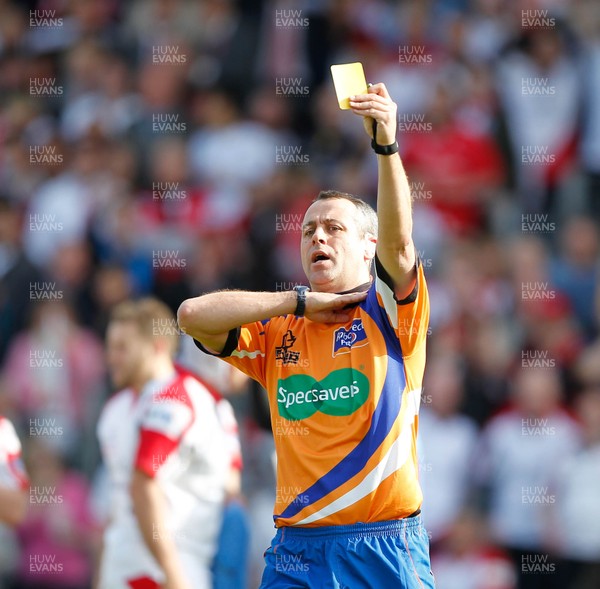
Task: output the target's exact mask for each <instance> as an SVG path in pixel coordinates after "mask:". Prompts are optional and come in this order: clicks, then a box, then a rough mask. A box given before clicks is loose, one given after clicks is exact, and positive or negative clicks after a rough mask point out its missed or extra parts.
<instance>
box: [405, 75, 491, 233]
mask: <svg viewBox="0 0 600 589" xmlns="http://www.w3.org/2000/svg"><path fill="white" fill-rule="evenodd" d="M457 106H458V104H456V101H455V99H454V98H453V96H452V93H451V90H450V85H449V84H446V85H442V84H440V85H438V87H437V88H436V91H435V93H434V95H433V98H432V101H431V103H430V107H429V109H428V111H427V113H426V115H427V116H426V118H425V119H423V122H422V123H421V122H412V121H411V122H406V123H405V125H404V126H405V127H406V129H407V131H408V132H407V133H405V134H404V150H403V152H404V153H403V160H404V163H405V166H406V169H407V172H408V174H409V176H410V178H411V180H412V181H413V182H422V183H423V184H424V186H426V187H427V190H429V191H431V203H432V206H434V207H435V208H436V209H438V210H439V211H440V212H441V213H442V215H443V218H444V221H445V224H446V225H447V226H448V227H449V228H450V230H451V231H453V232H455V233H457V234H464V233H472V232H475V231H476V230H478V229H479V228H481V227H482V225H483V223H484V220H485V216H484V211H485V201H486V198H489V197H490V196H491V195H492V191H493V189H494V188H496V187H498V186H499V185H500V184H501V182H502V180H503V167H502V160H501V157H500V153H499V151H498V149H497V147H496V146H495V144H494V143H493V141H492V139H491V137H490V136H489V135H485V134H481V133H479V132H473V131H472V130H470V129H468V128H466V126H465V125H464V124H462V122H460V121H458V120H457V119H456V117H455V116H454V112H455V109H456V108H457ZM420 125H425V128H424V130H423V129H422V128H421V126H420ZM400 128H401V129H402V119H401V125H400Z"/></svg>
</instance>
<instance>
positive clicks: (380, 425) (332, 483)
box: [273, 288, 406, 520]
mask: <svg viewBox="0 0 600 589" xmlns="http://www.w3.org/2000/svg"><path fill="white" fill-rule="evenodd" d="M372 292H373V294H374V293H375V289H374V288H372ZM370 296H371V292H369V296H368V297H367V300H368V298H369V297H370ZM365 302H366V301H365ZM375 304H376V305H377V307H378V309H379V312H375V313H373V314H371V313H368V314H369V316H370V317H371V318H372V319H373V321H375V323H376V324H377V326H378V327H379V329H380V330H381V331H382V332H384V339H385V342H386V349H387V353H388V365H387V372H386V376H385V380H384V383H383V388H382V391H381V395H380V397H379V402H378V404H377V407H376V408H375V411H374V412H373V416H372V417H371V426H370V427H369V431H368V432H367V433H366V434H365V437H364V438H363V439H362V440H361V441H360V442H359V443H358V444H357V446H356V447H355V448H354V449H353V450H352V451H351V452H350V454H348V455H347V456H345V457H344V458H343V459H342V460H341V461H340V462H338V464H336V465H335V466H334V467H333V468H332V469H331V470H330V471H329V472H328V473H326V474H325V475H323V476H322V477H321V478H320V479H319V480H318V481H317V482H315V483H314V484H313V485H312V486H311V487H309V488H308V489H307V490H306V491H302V493H300V495H301V496H302V498H303V501H292V502H291V503H290V505H288V506H287V507H286V509H285V510H284V511H283V513H281V514H275V515H274V516H273V519H274V520H277V519H278V518H280V517H285V518H289V517H294V516H295V515H297V514H298V513H299V512H300V511H302V510H303V509H304V508H305V507H306V506H307V505H312V504H313V503H315V502H316V501H319V500H320V499H322V498H323V497H326V496H327V495H329V493H331V492H332V491H333V490H335V489H337V488H338V487H339V486H341V485H342V484H344V483H345V482H346V481H348V480H349V479H351V478H352V477H353V476H355V475H356V474H358V473H359V472H360V471H361V470H362V469H363V468H364V467H365V465H366V464H367V462H368V461H369V459H370V458H371V456H372V455H373V453H374V452H375V450H376V449H377V448H378V447H379V446H380V445H381V444H382V443H383V440H385V438H386V437H387V435H388V434H389V433H390V430H391V429H392V425H393V423H394V421H396V418H397V417H398V414H399V413H400V407H401V403H402V392H403V391H404V389H405V388H406V377H405V373H404V363H403V361H402V356H401V354H399V353H397V352H399V350H400V348H399V346H398V345H396V346H393V345H392V346H390V339H389V336H387V337H386V335H385V331H388V333H390V332H391V333H392V334H394V330H393V329H392V328H391V326H390V325H389V322H388V319H387V315H386V314H385V310H382V309H381V307H380V306H379V304H378V303H377V299H376V298H375ZM366 306H367V305H366V304H363V303H361V308H362V309H363V311H365V312H368V311H367V309H366V308H365V307H366ZM371 308H372V307H371ZM381 311H383V315H382V313H381ZM385 324H387V325H388V328H387V330H386V328H385ZM390 347H395V348H396V349H395V350H391V349H390ZM306 498H308V501H307V499H306Z"/></svg>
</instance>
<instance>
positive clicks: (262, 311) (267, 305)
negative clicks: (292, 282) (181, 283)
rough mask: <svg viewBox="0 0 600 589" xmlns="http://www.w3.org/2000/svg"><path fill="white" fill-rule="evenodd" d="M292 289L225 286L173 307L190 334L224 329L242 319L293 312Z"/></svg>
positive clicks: (263, 317) (211, 334)
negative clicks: (237, 288)
mask: <svg viewBox="0 0 600 589" xmlns="http://www.w3.org/2000/svg"><path fill="white" fill-rule="evenodd" d="M296 299H297V295H296V293H295V292H293V291H287V292H286V291H284V292H251V291H243V290H225V291H217V292H212V293H209V294H205V295H202V296H200V297H196V298H193V299H187V300H185V301H183V303H181V305H180V307H179V310H178V311H177V320H178V322H179V327H181V329H182V330H183V331H185V332H186V333H187V334H188V335H191V336H192V337H196V338H197V339H199V338H198V337H197V336H202V335H206V336H214V335H219V334H222V333H227V332H229V331H230V330H232V329H235V328H236V327H239V326H240V325H244V324H245V323H253V322H254V321H262V320H263V319H270V318H271V317H276V316H278V315H286V314H288V313H293V312H294V310H295V308H296V304H297V300H296Z"/></svg>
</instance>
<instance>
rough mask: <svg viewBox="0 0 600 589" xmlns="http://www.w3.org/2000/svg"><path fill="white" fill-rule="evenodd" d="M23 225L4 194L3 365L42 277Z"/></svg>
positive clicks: (0, 248)
mask: <svg viewBox="0 0 600 589" xmlns="http://www.w3.org/2000/svg"><path fill="white" fill-rule="evenodd" d="M19 227H20V214H19V211H18V209H17V207H16V206H15V205H14V204H11V203H10V202H9V201H8V200H7V199H4V198H0V325H1V328H0V366H1V365H2V362H3V360H4V356H5V354H6V351H7V349H8V347H9V345H10V343H11V342H12V339H13V338H14V337H15V335H16V334H17V333H18V332H19V331H21V330H22V329H23V328H24V327H25V322H26V320H27V317H28V315H29V313H30V312H31V308H32V295H31V294H30V293H31V291H32V290H35V288H32V287H35V283H36V282H37V281H38V279H39V278H40V275H39V273H38V271H37V270H36V269H35V268H34V267H33V265H32V264H31V262H30V261H29V259H28V258H27V257H26V256H25V254H24V253H23V249H22V248H21V245H20V239H19ZM34 296H35V295H34Z"/></svg>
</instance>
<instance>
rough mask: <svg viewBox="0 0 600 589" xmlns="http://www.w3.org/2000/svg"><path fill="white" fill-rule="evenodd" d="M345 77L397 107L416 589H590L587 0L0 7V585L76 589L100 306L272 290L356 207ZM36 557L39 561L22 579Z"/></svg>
mask: <svg viewBox="0 0 600 589" xmlns="http://www.w3.org/2000/svg"><path fill="white" fill-rule="evenodd" d="M351 61H361V62H362V63H363V64H364V67H365V71H366V73H367V78H368V80H369V81H371V82H376V81H383V82H385V83H386V84H387V86H388V88H389V90H390V93H391V95H392V97H393V99H394V100H395V101H396V102H397V103H398V113H399V115H398V119H399V120H398V123H399V142H400V146H401V154H402V157H403V160H404V162H405V165H406V168H407V171H408V175H409V179H410V180H411V186H412V190H413V197H414V217H415V227H414V237H415V242H416V244H417V248H418V250H419V255H420V257H421V259H422V261H423V263H424V265H425V267H426V270H427V276H428V280H429V284H430V291H431V308H432V318H431V329H430V336H429V349H428V354H429V360H428V368H427V371H426V377H425V387H424V390H423V397H422V411H423V417H422V435H421V443H422V454H421V471H422V479H423V486H424V490H425V494H426V498H425V502H424V506H423V512H424V518H425V522H426V525H427V526H428V528H429V531H430V535H431V540H432V556H433V569H434V573H435V574H436V576H437V580H438V587H439V589H455V588H456V589H458V588H460V589H513V588H516V587H523V588H543V589H552V588H553V587H557V588H560V589H571V588H572V589H575V588H576V589H588V588H590V589H591V588H593V587H600V503H599V502H598V497H600V339H598V336H599V326H600V290H599V246H600V242H599V239H600V236H599V222H600V100H599V99H598V96H599V95H600V11H599V10H598V4H597V2H594V1H589V0H571V1H569V0H530V1H516V0H505V1H502V0H471V1H469V0H422V1H403V2H400V1H398V2H393V1H386V0H323V1H321V2H318V1H316V0H306V1H305V2H303V1H300V0H298V1H296V2H283V1H281V2H280V1H277V0H274V1H267V0H264V1H261V0H239V1H237V2H236V1H234V0H203V1H201V0H189V1H187V0H138V1H130V2H126V1H118V0H103V1H101V2H100V1H95V0H39V1H35V0H30V1H27V0H20V1H14V2H11V1H9V0H0V279H1V282H0V413H2V414H5V415H7V416H8V417H10V418H11V419H12V420H13V422H14V423H15V426H16V427H17V429H18V431H19V433H20V437H21V440H22V442H23V445H24V456H25V461H26V466H27V469H28V471H29V474H30V477H31V484H32V493H31V497H30V505H29V508H30V509H29V515H28V518H27V520H26V522H25V524H23V525H22V526H21V527H20V528H19V529H17V530H16V531H14V532H13V531H9V530H8V529H2V531H1V536H0V587H4V586H6V587H13V588H18V587H32V588H33V587H35V588H39V589H43V588H44V587H61V588H63V589H76V588H81V589H83V588H85V587H90V583H91V577H92V574H93V569H94V561H95V558H96V556H95V555H96V551H97V546H98V538H99V533H100V529H101V525H102V521H103V517H104V515H105V513H106V493H105V492H104V486H103V485H104V479H103V476H102V468H101V465H100V464H99V455H98V449H97V443H96V441H95V422H96V419H97V416H98V412H99V409H100V407H101V406H102V404H103V402H104V401H105V400H106V399H107V398H108V396H109V395H110V393H111V390H110V384H109V383H108V381H107V377H106V370H105V365H104V360H103V350H102V346H103V330H104V327H105V323H106V320H107V316H108V313H109V312H110V309H111V308H112V307H113V305H115V304H116V303H117V302H119V301H121V300H123V299H126V298H128V297H136V296H140V295H144V294H148V293H152V294H154V295H156V296H158V297H160V298H161V299H162V300H164V301H166V302H167V303H168V304H169V305H170V306H171V307H172V308H173V309H174V310H175V309H176V308H177V306H178V304H179V303H180V302H181V301H182V300H183V299H184V298H186V297H189V296H194V295H197V294H200V293H202V292H205V291H209V290H214V289H218V288H246V289H257V290H269V291H272V290H284V289H290V288H292V287H293V286H294V285H296V284H301V283H303V281H304V277H303V274H302V269H301V267H300V262H299V256H298V240H299V226H300V223H301V219H302V213H303V211H304V209H305V207H306V206H307V204H308V203H309V202H310V201H311V199H312V198H314V196H315V195H316V194H317V192H318V190H319V189H322V188H323V189H324V188H336V189H340V190H343V191H348V192H351V193H353V194H357V195H360V196H363V197H365V198H366V199H367V200H369V201H370V202H372V203H373V202H374V198H375V194H376V171H377V170H376V162H375V158H374V157H373V155H372V153H371V150H370V148H369V144H368V141H367V140H366V138H365V136H364V131H363V128H362V124H361V121H360V120H358V119H357V118H356V117H354V116H352V115H351V114H350V113H348V112H342V111H340V110H339V109H338V107H337V103H336V100H335V95H334V93H333V88H332V84H331V80H330V76H329V65H330V64H332V63H344V62H351ZM157 329H176V326H174V325H163V326H157ZM182 339H183V338H182ZM183 348H184V349H186V350H187V351H185V352H184V355H185V356H186V358H187V361H188V363H191V364H192V365H194V366H195V367H197V368H198V369H199V370H202V371H203V372H204V373H205V375H207V377H208V378H209V379H212V380H213V381H214V383H215V384H216V385H217V386H219V387H220V389H221V391H222V392H223V393H224V394H226V395H227V394H228V393H230V392H231V391H230V390H229V389H230V388H232V387H233V384H232V383H231V382H230V381H229V379H228V378H226V377H225V376H226V375H225V376H224V375H223V373H219V372H218V371H215V369H214V367H213V366H212V365H206V364H204V363H203V360H202V359H200V358H199V357H198V356H194V355H193V352H191V351H190V350H189V349H188V348H189V342H188V343H186V344H185V345H184V346H183ZM236 386H237V387H238V388H239V387H240V386H241V387H242V388H243V389H245V391H244V394H242V395H237V396H236V397H235V398H233V402H234V404H235V408H236V412H237V415H238V418H239V420H240V423H241V425H242V435H243V446H244V455H245V474H244V495H245V498H246V505H247V509H248V514H249V518H250V521H251V526H252V534H253V535H252V542H251V569H252V570H251V575H252V577H253V581H252V583H253V585H251V586H255V585H254V583H256V575H257V574H259V572H260V570H261V557H262V551H263V550H264V548H265V547H266V546H267V543H268V542H269V540H270V536H271V533H272V524H271V521H272V520H271V516H270V510H271V506H272V501H273V498H274V495H275V493H276V489H275V484H274V479H273V472H272V462H271V452H272V439H271V434H270V432H269V423H268V417H266V413H265V407H264V400H263V399H262V397H261V392H260V391H259V390H255V388H254V387H253V386H252V385H250V384H248V383H241V384H239V383H238V384H237V385H236ZM48 489H52V491H48ZM36 496H38V497H39V496H41V497H42V499H41V500H38V499H36ZM40 554H47V555H50V556H51V557H52V558H53V562H54V563H58V564H60V565H61V566H60V569H61V570H60V571H55V572H54V573H53V574H49V575H43V574H39V573H36V572H32V570H31V567H30V566H29V563H30V559H31V555H40Z"/></svg>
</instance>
